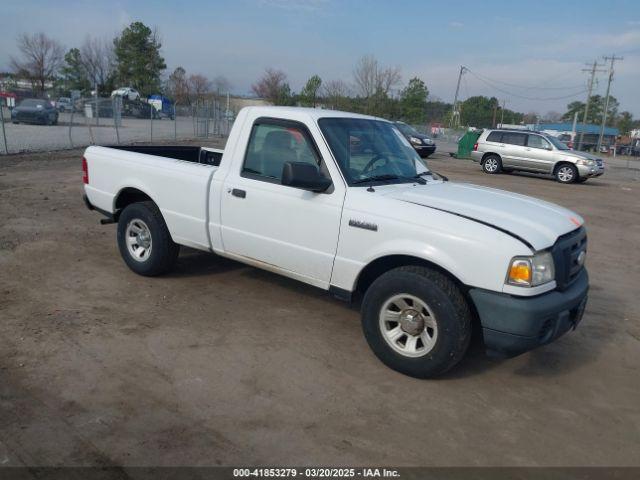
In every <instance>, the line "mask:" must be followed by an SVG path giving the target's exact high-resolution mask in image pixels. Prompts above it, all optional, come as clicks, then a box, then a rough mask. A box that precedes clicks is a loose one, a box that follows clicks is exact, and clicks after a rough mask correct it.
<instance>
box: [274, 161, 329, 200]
mask: <svg viewBox="0 0 640 480" xmlns="http://www.w3.org/2000/svg"><path fill="white" fill-rule="evenodd" d="M282 185H287V186H289V187H296V188H302V189H303V190H310V191H312V192H318V193H319V192H324V191H325V190H326V189H327V188H329V187H330V186H331V179H329V178H327V177H325V176H324V175H322V174H321V173H320V170H319V169H318V167H317V166H315V165H311V164H309V163H304V162H285V164H284V166H283V167H282Z"/></svg>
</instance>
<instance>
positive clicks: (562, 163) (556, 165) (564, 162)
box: [553, 160, 578, 175]
mask: <svg viewBox="0 0 640 480" xmlns="http://www.w3.org/2000/svg"><path fill="white" fill-rule="evenodd" d="M563 165H571V166H572V167H573V168H575V169H576V171H578V167H577V166H576V164H575V163H573V162H569V161H568V160H559V161H557V162H556V163H555V165H554V166H553V174H554V175H555V174H556V172H557V171H558V169H559V168H560V167H561V166H563Z"/></svg>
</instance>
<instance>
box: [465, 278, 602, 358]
mask: <svg viewBox="0 0 640 480" xmlns="http://www.w3.org/2000/svg"><path fill="white" fill-rule="evenodd" d="M588 290H589V276H588V274H587V271H586V269H583V270H582V272H581V273H580V274H579V275H578V277H577V278H576V279H575V281H574V282H573V283H572V284H571V285H570V286H569V287H568V288H567V289H566V290H564V291H559V290H553V291H551V292H548V293H544V294H542V295H538V296H535V297H515V296H512V295H507V294H503V293H497V292H491V291H488V290H481V289H471V290H470V291H469V294H470V295H471V298H472V300H473V302H474V304H475V307H476V310H477V312H478V315H479V317H480V323H481V324H482V332H483V336H484V343H485V347H486V348H487V351H488V352H489V353H493V354H498V355H500V356H506V357H512V356H515V355H519V354H521V353H524V352H526V351H529V350H532V349H534V348H536V347H539V346H541V345H545V344H547V343H550V342H552V341H554V340H555V339H557V338H559V337H560V336H562V335H563V334H565V333H566V332H568V331H569V330H570V329H572V328H575V327H576V326H577V325H578V323H579V322H580V320H581V319H582V314H583V313H584V308H585V305H586V303H587V292H588Z"/></svg>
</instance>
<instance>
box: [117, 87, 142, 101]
mask: <svg viewBox="0 0 640 480" xmlns="http://www.w3.org/2000/svg"><path fill="white" fill-rule="evenodd" d="M111 96H112V97H116V96H118V97H122V98H124V99H127V100H139V99H140V93H139V92H138V91H137V90H136V89H135V88H131V87H120V88H118V89H116V90H114V91H113V92H111Z"/></svg>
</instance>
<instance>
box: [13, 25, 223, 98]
mask: <svg viewBox="0 0 640 480" xmlns="http://www.w3.org/2000/svg"><path fill="white" fill-rule="evenodd" d="M17 47H18V52H19V55H18V56H12V57H11V59H10V67H11V70H12V71H11V75H12V77H13V81H14V84H17V80H18V79H24V80H28V81H29V82H30V83H31V86H32V90H33V93H34V94H35V95H36V96H43V95H44V94H45V92H46V90H47V86H48V85H49V84H51V85H52V86H53V87H52V90H53V91H54V92H56V93H57V94H59V95H66V96H69V94H70V92H71V91H79V92H81V94H82V95H90V94H91V92H97V94H98V95H101V96H106V95H109V94H110V93H111V92H112V91H113V90H115V89H116V88H118V87H123V86H127V87H133V88H135V89H136V90H138V91H139V92H140V94H141V95H142V96H143V97H146V96H147V95H150V94H156V93H163V94H166V95H168V96H170V97H172V98H174V99H175V100H177V101H179V102H181V103H183V104H191V103H193V102H194V101H197V100H199V99H201V98H204V97H207V96H209V95H210V94H212V93H221V92H225V93H226V92H228V91H229V89H230V87H231V86H230V84H229V81H228V80H227V79H226V78H225V77H224V76H218V77H215V78H214V79H213V80H209V79H208V78H207V77H205V76H204V75H202V74H198V73H194V74H187V72H186V71H185V69H184V68H182V67H178V68H176V69H175V70H174V71H173V73H172V74H171V75H169V76H168V78H167V79H166V80H163V73H164V72H165V70H166V68H167V65H166V63H165V60H164V58H163V56H162V54H161V49H162V42H161V40H160V36H159V34H158V31H157V30H155V29H151V28H149V27H148V26H146V25H145V24H143V23H142V22H133V23H131V24H130V25H129V26H127V27H125V28H124V29H123V30H122V32H121V33H120V34H119V35H117V36H116V37H115V38H113V39H100V38H93V37H91V36H87V37H86V38H85V40H84V42H83V43H82V45H80V46H79V47H72V48H70V49H69V50H66V51H65V49H64V47H63V46H62V44H60V43H59V42H58V41H57V40H55V39H53V38H50V37H48V36H47V35H46V34H45V33H43V32H39V33H35V34H27V33H23V34H21V35H19V36H18V39H17Z"/></svg>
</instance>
